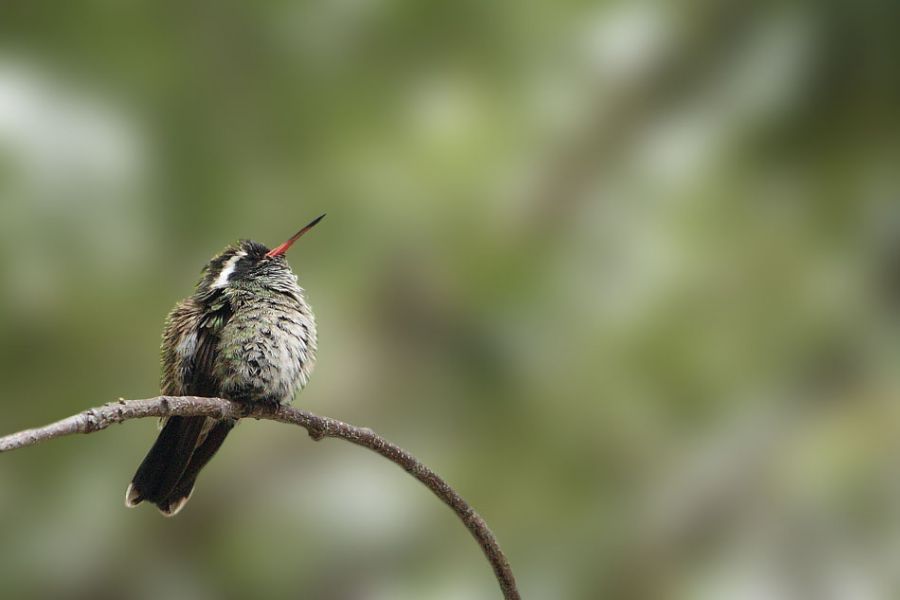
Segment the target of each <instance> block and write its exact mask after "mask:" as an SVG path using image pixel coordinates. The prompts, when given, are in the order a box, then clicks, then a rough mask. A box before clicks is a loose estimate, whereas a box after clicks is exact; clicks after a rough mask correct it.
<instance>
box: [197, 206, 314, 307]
mask: <svg viewBox="0 0 900 600" xmlns="http://www.w3.org/2000/svg"><path fill="white" fill-rule="evenodd" d="M324 217H325V215H321V216H319V217H317V218H315V219H313V221H312V222H311V223H310V224H309V225H307V226H306V227H304V228H303V229H301V230H300V231H298V232H297V233H295V234H294V235H293V236H291V238H290V239H288V240H287V241H286V242H284V243H283V244H281V245H280V246H277V247H275V248H273V249H271V250H270V249H269V248H267V247H266V246H264V245H262V244H260V243H259V242H254V241H252V240H241V241H239V242H238V243H236V244H232V245H230V246H228V247H227V248H225V250H223V251H222V252H220V253H219V254H217V255H216V256H215V257H213V259H212V260H210V261H209V263H207V265H206V266H205V267H204V268H203V277H202V278H201V280H200V283H199V284H198V285H197V289H198V292H201V293H217V292H218V291H220V290H225V289H252V288H254V287H266V288H275V289H277V288H280V287H283V286H291V285H295V284H296V280H297V278H296V276H295V275H294V273H293V271H291V267H290V265H289V264H288V262H287V258H286V257H285V253H286V252H287V251H288V249H289V248H290V247H291V246H292V245H293V243H294V242H296V241H297V240H298V239H300V237H302V236H303V234H305V233H306V232H307V231H309V230H310V229H312V228H313V227H315V226H316V224H317V223H318V222H319V221H321V220H322V219H323V218H324Z"/></svg>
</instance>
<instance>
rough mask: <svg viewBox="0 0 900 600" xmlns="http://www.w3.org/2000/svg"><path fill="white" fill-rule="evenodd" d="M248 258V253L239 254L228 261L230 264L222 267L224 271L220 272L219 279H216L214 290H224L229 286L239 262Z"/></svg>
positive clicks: (227, 263)
mask: <svg viewBox="0 0 900 600" xmlns="http://www.w3.org/2000/svg"><path fill="white" fill-rule="evenodd" d="M245 256H247V253H246V252H238V253H237V254H235V255H234V256H232V257H231V258H229V259H228V262H226V263H225V266H224V267H222V270H221V271H220V272H219V278H218V279H216V281H215V283H213V284H212V287H214V288H223V287H225V286H226V285H228V278H229V277H231V274H232V273H234V269H235V267H237V264H238V261H239V260H241V259H242V258H244V257H245Z"/></svg>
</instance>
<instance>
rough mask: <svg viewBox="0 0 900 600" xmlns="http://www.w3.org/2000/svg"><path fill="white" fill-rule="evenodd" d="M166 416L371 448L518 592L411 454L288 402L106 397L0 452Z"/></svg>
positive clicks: (511, 594) (507, 593) (460, 505)
mask: <svg viewBox="0 0 900 600" xmlns="http://www.w3.org/2000/svg"><path fill="white" fill-rule="evenodd" d="M168 416H181V417H200V416H203V417H215V418H226V417H230V418H233V419H240V418H246V417H253V418H255V419H265V420H269V421H278V422H280V423H291V424H293V425H299V426H300V427H303V428H304V429H306V431H307V432H308V433H309V435H310V437H312V438H313V439H314V440H316V441H318V440H322V439H325V438H339V439H342V440H346V441H348V442H351V443H353V444H356V445H358V446H363V447H364V448H368V449H369V450H371V451H373V452H377V453H378V454H380V455H381V456H383V457H385V458H386V459H388V460H389V461H391V462H393V463H394V464H396V465H398V466H400V467H401V468H402V469H403V470H404V471H406V472H407V473H409V474H410V475H412V476H413V477H415V478H416V479H418V480H419V481H420V482H421V483H422V484H424V485H425V487H427V488H428V489H429V490H431V491H432V492H433V493H434V495H435V496H437V497H438V498H440V499H441V500H442V501H443V502H444V503H445V504H446V505H447V506H449V507H450V508H451V509H453V512H455V513H456V516H457V517H459V519H460V520H461V521H462V522H463V524H464V525H465V526H466V528H467V529H468V530H469V532H470V533H471V534H472V536H473V537H474V538H475V540H476V541H477V542H478V544H479V545H480V546H481V549H482V550H483V551H484V554H485V556H486V557H487V559H488V561H489V562H490V564H491V567H492V568H493V569H494V575H495V576H496V577H497V582H498V583H499V584H500V589H501V590H502V591H503V597H504V598H505V599H506V600H519V598H520V596H519V592H518V590H517V588H516V580H515V577H514V576H513V573H512V569H511V568H510V566H509V561H508V560H507V558H506V555H504V554H503V551H502V550H501V549H500V545H499V544H498V543H497V538H496V537H494V534H493V533H492V532H491V530H490V528H489V527H488V526H487V523H485V521H484V519H482V518H481V516H480V515H479V514H478V513H477V512H475V510H474V509H473V508H472V507H471V506H469V504H468V503H467V502H466V501H465V500H463V498H462V497H461V496H460V495H459V494H458V493H456V491H455V490H454V489H453V488H451V487H450V486H449V485H448V484H447V482H445V481H444V480H443V479H441V478H440V477H439V476H438V475H437V473H435V472H434V471H432V470H431V469H429V468H428V467H426V466H425V465H423V464H422V463H421V462H419V460H418V459H417V458H416V457H414V456H413V455H412V454H410V453H409V452H407V451H406V450H403V449H402V448H400V447H399V446H396V445H395V444H392V443H391V442H389V441H387V440H385V439H384V438H382V437H381V436H379V435H378V434H376V433H375V432H374V431H372V430H371V429H368V428H365V427H357V426H355V425H350V424H349V423H344V422H343V421H338V420H337V419H332V418H330V417H321V416H319V415H316V414H313V413H310V412H307V411H305V410H300V409H298V408H292V407H289V406H276V407H271V406H261V405H253V406H247V405H244V404H240V403H238V402H232V401H230V400H223V399H221V398H200V397H196V396H158V397H156V398H147V399H145V400H119V401H118V402H110V403H108V404H104V405H103V406H100V407H96V408H91V409H88V410H86V411H84V412H81V413H78V414H77V415H73V416H71V417H67V418H65V419H62V420H60V421H56V422H55V423H50V424H49V425H45V426H44V427H37V428H35V429H26V430H24V431H20V432H17V433H12V434H10V435H7V436H4V437H0V452H8V451H9V450H16V449H17V448H24V447H26V446H33V445H35V444H38V443H40V442H43V441H46V440H51V439H54V438H58V437H62V436H64V435H72V434H74V433H94V432H95V431H100V430H102V429H106V428H107V427H109V426H110V425H113V424H115V423H122V422H124V421H128V420H131V419H142V418H144V417H168Z"/></svg>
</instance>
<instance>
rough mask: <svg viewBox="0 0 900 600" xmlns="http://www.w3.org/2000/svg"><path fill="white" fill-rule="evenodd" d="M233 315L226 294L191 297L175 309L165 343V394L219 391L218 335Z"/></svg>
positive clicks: (200, 393)
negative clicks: (200, 298)
mask: <svg viewBox="0 0 900 600" xmlns="http://www.w3.org/2000/svg"><path fill="white" fill-rule="evenodd" d="M231 315H232V310H231V304H230V303H229V302H228V300H227V299H226V298H224V296H220V297H218V298H213V299H211V301H210V302H208V303H207V302H203V303H202V304H201V303H200V302H198V301H197V300H196V299H194V298H188V299H186V300H183V301H181V302H179V303H178V304H177V305H176V306H175V308H174V309H172V312H171V313H170V314H169V317H168V318H167V319H166V328H165V332H164V333H163V343H162V378H161V382H160V391H161V392H162V393H163V394H164V395H172V396H205V397H214V396H217V395H218V394H219V386H218V384H217V383H216V380H215V377H214V372H215V364H216V359H217V357H218V346H219V336H220V334H221V331H222V328H223V327H224V326H225V324H226V323H227V322H228V321H229V319H231Z"/></svg>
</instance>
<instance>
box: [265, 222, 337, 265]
mask: <svg viewBox="0 0 900 600" xmlns="http://www.w3.org/2000/svg"><path fill="white" fill-rule="evenodd" d="M324 218H325V215H320V216H318V217H316V218H315V219H313V220H312V222H311V223H310V224H309V225H307V226H306V227H304V228H303V229H301V230H300V231H298V232H297V233H295V234H294V235H292V236H291V239H289V240H288V241H286V242H285V243H283V244H282V245H280V246H278V247H277V248H273V249H272V250H269V252H268V254H266V256H267V257H269V258H274V257H276V256H281V255H282V254H284V253H285V252H287V251H288V248H290V247H291V246H292V245H293V244H294V242H296V241H297V240H299V239H300V238H301V237H302V236H303V234H304V233H306V232H307V231H309V230H310V229H312V228H313V227H315V226H316V223H318V222H319V221H321V220H322V219H324Z"/></svg>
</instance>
